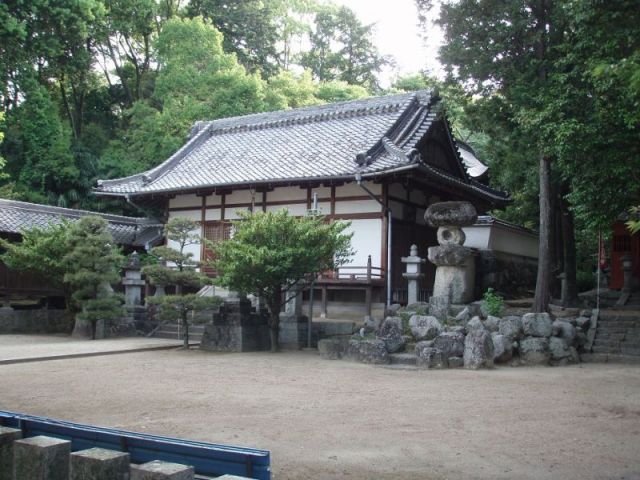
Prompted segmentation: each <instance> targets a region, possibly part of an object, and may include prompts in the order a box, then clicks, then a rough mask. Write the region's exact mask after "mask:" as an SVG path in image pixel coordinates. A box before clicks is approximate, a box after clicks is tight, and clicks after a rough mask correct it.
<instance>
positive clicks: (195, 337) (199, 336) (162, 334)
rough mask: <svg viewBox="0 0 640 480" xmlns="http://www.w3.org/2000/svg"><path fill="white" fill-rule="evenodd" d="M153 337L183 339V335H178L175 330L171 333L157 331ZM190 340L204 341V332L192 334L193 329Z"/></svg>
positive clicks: (194, 341)
mask: <svg viewBox="0 0 640 480" xmlns="http://www.w3.org/2000/svg"><path fill="white" fill-rule="evenodd" d="M153 338H168V339H171V340H182V336H181V335H178V334H177V333H175V332H169V333H165V332H156V333H155V334H154V335H153ZM189 342H193V343H200V342H202V334H201V333H194V334H192V333H191V331H189Z"/></svg>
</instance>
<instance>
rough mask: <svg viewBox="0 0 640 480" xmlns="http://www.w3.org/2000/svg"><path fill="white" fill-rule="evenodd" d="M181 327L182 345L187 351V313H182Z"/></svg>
mask: <svg viewBox="0 0 640 480" xmlns="http://www.w3.org/2000/svg"><path fill="white" fill-rule="evenodd" d="M182 326H183V327H184V338H183V345H184V349H185V350H189V322H188V321H187V312H186V311H185V312H182Z"/></svg>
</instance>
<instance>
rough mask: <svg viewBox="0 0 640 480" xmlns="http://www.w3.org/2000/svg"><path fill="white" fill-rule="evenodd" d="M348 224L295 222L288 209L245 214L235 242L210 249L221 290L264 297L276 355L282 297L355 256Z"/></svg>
mask: <svg viewBox="0 0 640 480" xmlns="http://www.w3.org/2000/svg"><path fill="white" fill-rule="evenodd" d="M348 226H349V224H348V223H344V222H340V221H337V222H330V223H325V222H324V219H323V218H322V217H312V216H309V217H301V218H297V217H293V216H291V215H289V213H288V212H287V211H286V210H284V209H283V210H280V211H278V212H265V213H263V212H257V213H248V212H245V213H242V215H241V219H240V220H238V221H236V222H234V223H233V229H234V230H233V232H234V233H233V236H232V238H231V239H230V240H226V241H224V242H221V243H218V244H215V245H211V248H212V249H214V251H215V261H214V268H215V269H216V271H217V272H218V278H217V280H216V281H217V282H218V283H219V284H220V285H223V286H225V287H228V288H230V289H232V290H236V291H239V292H244V293H253V294H255V295H257V296H259V297H261V298H264V300H265V302H266V304H267V307H268V309H269V313H270V319H269V326H270V329H271V349H272V350H273V351H275V350H277V346H278V330H279V324H280V317H279V315H280V310H281V307H282V305H283V294H286V292H287V291H289V290H290V289H291V288H293V287H294V286H296V285H299V284H300V283H301V282H302V281H303V280H308V279H309V277H310V276H311V275H312V274H313V273H316V274H317V273H319V272H323V271H325V270H333V269H335V268H336V267H337V266H339V265H341V264H343V263H344V262H345V261H347V259H348V257H349V255H350V254H351V235H349V234H346V233H344V231H345V229H346V228H347V227H348Z"/></svg>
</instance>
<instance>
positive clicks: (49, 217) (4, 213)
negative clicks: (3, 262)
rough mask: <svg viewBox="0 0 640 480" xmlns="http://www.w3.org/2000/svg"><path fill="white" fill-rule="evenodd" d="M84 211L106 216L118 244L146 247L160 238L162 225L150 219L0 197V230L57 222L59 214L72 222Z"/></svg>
mask: <svg viewBox="0 0 640 480" xmlns="http://www.w3.org/2000/svg"><path fill="white" fill-rule="evenodd" d="M87 215H99V216H100V217H102V218H104V219H105V220H107V221H108V222H109V231H110V232H111V235H113V239H114V241H115V242H116V243H118V244H120V245H131V246H141V247H146V246H147V245H148V244H154V243H155V242H156V241H158V240H160V239H161V238H162V227H163V225H162V224H160V223H158V222H157V221H155V220H152V219H148V218H136V217H125V216H122V215H111V214H107V213H98V212H91V211H88V210H75V209H71V208H61V207H52V206H49V205H40V204H37V203H28V202H19V201H17V200H6V199H0V233H15V234H20V233H22V231H23V230H25V229H28V228H34V227H39V228H46V227H48V226H49V225H52V224H53V225H56V224H59V223H60V222H62V219H63V218H65V219H67V220H69V221H72V222H74V221H78V220H79V219H80V218H82V217H84V216H87Z"/></svg>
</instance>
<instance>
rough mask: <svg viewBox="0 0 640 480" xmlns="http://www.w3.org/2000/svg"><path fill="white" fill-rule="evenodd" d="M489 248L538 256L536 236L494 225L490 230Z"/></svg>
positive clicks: (515, 253) (533, 256) (527, 255)
mask: <svg viewBox="0 0 640 480" xmlns="http://www.w3.org/2000/svg"><path fill="white" fill-rule="evenodd" d="M489 248H491V249H493V250H496V251H499V252H506V253H512V254H514V255H522V256H524V257H532V258H538V237H535V236H531V235H529V234H527V233H524V232H519V231H517V230H511V229H509V228H504V227H501V226H500V225H495V226H494V227H493V228H492V230H491V241H490V243H489Z"/></svg>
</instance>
